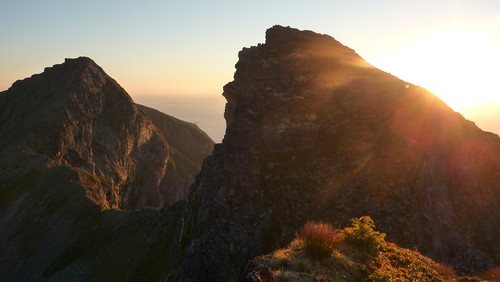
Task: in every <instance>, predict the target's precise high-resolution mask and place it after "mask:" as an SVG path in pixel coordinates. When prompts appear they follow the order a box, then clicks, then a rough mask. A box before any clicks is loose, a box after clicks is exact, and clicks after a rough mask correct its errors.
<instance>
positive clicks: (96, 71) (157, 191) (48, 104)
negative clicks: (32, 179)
mask: <svg viewBox="0 0 500 282" xmlns="http://www.w3.org/2000/svg"><path fill="white" fill-rule="evenodd" d="M0 96H3V100H4V102H3V103H2V105H0V107H2V111H0V113H1V114H0V122H1V123H2V129H1V131H2V134H3V135H5V136H9V138H4V139H2V140H1V141H0V143H1V144H2V145H3V147H9V146H13V147H18V149H19V150H24V151H26V152H29V153H30V154H36V155H40V156H44V157H46V158H47V160H48V161H49V163H50V166H54V165H64V166H70V167H72V168H74V169H75V170H76V171H77V172H78V174H79V177H80V181H81V182H82V183H84V185H85V187H86V189H87V196H88V197H89V198H90V199H91V200H92V201H94V202H95V203H97V204H99V205H100V206H101V207H102V208H104V209H109V208H120V209H135V208H142V207H157V208H158V207H162V206H163V205H164V204H165V203H173V202H174V201H177V200H182V199H185V198H186V195H187V189H188V187H189V185H190V184H191V182H192V181H193V180H194V175H195V174H196V173H197V170H198V169H199V166H200V165H201V161H200V160H199V159H200V158H203V157H204V156H206V155H207V154H209V153H210V150H207V147H210V144H213V141H211V140H210V138H208V136H206V134H204V133H203V134H202V132H201V131H199V129H189V130H190V132H191V133H192V134H191V136H189V137H188V136H186V135H182V136H183V138H184V137H186V138H195V140H196V141H193V142H192V144H193V145H195V146H197V145H200V146H201V147H203V149H201V150H198V151H197V153H195V154H194V155H196V156H195V158H194V159H193V157H192V155H191V156H188V157H187V158H185V156H180V155H179V153H178V154H177V155H179V158H181V159H185V160H188V161H187V162H185V163H186V165H185V166H178V167H179V171H177V172H175V171H176V170H177V168H176V167H175V166H173V163H172V162H173V160H172V159H171V158H170V154H171V153H172V152H173V151H174V149H173V148H171V147H170V146H169V144H168V141H167V139H168V138H169V136H165V134H164V133H165V131H162V130H159V129H158V128H157V126H155V124H154V123H153V121H152V120H151V119H150V118H149V116H148V115H147V114H146V113H144V111H142V110H141V109H139V108H138V107H137V106H136V105H135V104H134V102H133V101H132V99H131V98H130V96H129V95H128V94H127V92H126V91H125V90H124V89H123V88H122V87H120V85H118V83H117V82H116V81H115V80H113V79H112V78H111V77H109V76H108V75H107V74H106V73H105V72H104V71H103V70H102V69H101V68H100V67H99V66H98V65H97V64H96V63H94V62H93V61H92V60H91V59H89V58H86V57H80V58H77V59H66V60H65V62H64V63H63V64H59V65H54V66H53V67H50V68H46V69H45V71H44V72H43V73H41V74H37V75H33V76H32V77H30V78H27V79H24V80H21V81H17V82H16V83H14V85H13V86H12V87H11V88H10V89H9V90H7V91H6V92H4V93H1V94H0ZM164 119H165V118H163V117H161V114H160V117H159V118H156V119H155V120H156V121H158V122H159V123H161V122H162V121H161V120H164ZM166 123H167V127H168V125H172V126H173V124H172V122H166ZM162 126H163V127H164V125H162ZM183 126H187V125H182V126H180V127H179V126H177V128H181V127H183ZM174 127H175V126H174ZM187 127H191V126H187ZM197 130H198V131H197ZM169 135H172V134H169ZM172 138H178V137H175V136H172ZM200 138H201V139H200ZM207 144H208V145H207ZM181 151H183V152H186V151H187V150H186V149H185V148H184V149H182V150H181ZM199 152H202V153H201V154H200V153H199ZM202 155H203V156H202ZM192 159H193V160H192ZM169 161H170V163H169ZM179 161H180V159H179ZM167 175H168V178H172V181H169V180H166V178H167ZM181 175H182V176H181ZM174 183H175V184H174Z"/></svg>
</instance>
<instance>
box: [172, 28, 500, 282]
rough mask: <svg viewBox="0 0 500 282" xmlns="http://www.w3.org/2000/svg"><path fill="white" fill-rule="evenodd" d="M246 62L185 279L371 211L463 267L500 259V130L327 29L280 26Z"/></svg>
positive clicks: (228, 92) (200, 184) (217, 277)
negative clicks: (312, 227)
mask: <svg viewBox="0 0 500 282" xmlns="http://www.w3.org/2000/svg"><path fill="white" fill-rule="evenodd" d="M236 69H237V70H236V73H235V75H234V81H232V82H230V83H228V84H227V85H226V86H225V87H224V94H223V95H224V96H225V97H226V99H227V104H226V110H225V118H226V120H227V131H226V135H225V138H224V140H223V142H222V144H220V145H217V146H216V147H215V151H214V153H213V154H212V156H211V157H209V158H208V159H207V161H206V162H205V165H204V167H203V168H202V171H201V173H200V174H199V176H198V177H197V181H196V183H195V184H194V186H193V191H192V194H191V198H190V203H189V208H188V210H189V212H188V213H187V215H186V222H188V224H190V226H197V227H196V228H195V227H193V228H192V229H188V230H187V231H189V232H188V233H190V234H195V235H193V237H194V238H195V240H193V241H192V245H191V248H190V249H189V250H188V252H187V256H186V260H185V261H184V263H183V264H182V266H181V268H179V270H178V272H177V273H176V274H174V276H172V279H174V280H175V279H181V277H182V279H186V276H187V277H191V278H192V279H194V280H196V279H199V278H200V277H208V278H206V279H213V280H214V281H224V280H226V279H228V278H231V277H236V275H237V274H238V272H239V271H240V269H241V267H242V266H243V265H244V263H245V262H246V260H247V259H249V258H251V257H253V256H256V255H258V254H261V253H264V252H268V251H270V250H272V249H274V248H276V246H279V245H283V244H285V243H286V242H287V241H289V240H290V239H291V238H292V237H293V235H294V233H295V232H296V230H298V228H299V227H300V226H301V225H303V224H304V223H305V222H306V221H307V220H323V221H327V222H332V223H334V224H336V225H339V226H344V225H345V224H346V223H347V222H348V220H349V219H351V218H353V217H358V216H363V215H369V216H371V217H372V218H374V220H375V221H376V222H378V226H379V229H380V230H381V231H383V232H385V233H387V238H388V240H390V241H393V242H396V243H397V244H398V245H400V246H403V247H409V248H413V247H416V248H417V249H418V250H419V251H421V252H422V253H423V254H424V255H428V256H430V257H431V258H434V259H436V260H438V261H442V262H446V263H449V264H452V265H453V266H454V267H456V268H457V269H458V270H459V271H461V272H474V271H478V270H481V269H486V268H489V267H491V266H493V265H497V264H498V263H499V262H500V257H499V254H500V241H498V237H499V236H500V209H499V203H500V185H499V184H498V183H500V182H499V180H500V163H499V162H498V159H499V158H500V138H499V137H498V136H497V135H494V134H491V133H487V132H483V131H482V130H480V129H479V128H477V127H476V126H475V125H474V124H473V123H472V122H470V121H467V120H465V119H464V118H463V117H462V116H461V115H460V114H458V113H456V112H454V111H452V110H451V109H450V108H449V107H448V106H447V105H446V104H444V103H443V102H442V101H441V100H439V99H438V98H437V97H435V96H434V95H433V94H431V93H429V92H428V91H426V90H425V89H422V88H420V87H418V86H415V85H412V84H410V83H407V82H404V81H401V80H399V79H397V78H396V77H394V76H392V75H390V74H387V73H385V72H383V71H380V70H378V69H376V68H375V67H373V66H371V65H369V64H368V63H367V62H365V61H364V60H363V59H362V58H361V57H359V56H358V55H357V54H356V53H355V52H354V51H353V50H351V49H349V48H347V47H345V46H343V45H342V44H340V43H339V42H337V41H336V40H334V39H333V38H331V37H329V36H326V35H320V34H316V33H313V32H310V31H299V30H296V29H292V28H285V27H280V26H275V27H273V28H271V29H269V30H268V31H267V33H266V43H265V44H262V45H259V46H256V47H251V48H244V49H243V50H242V51H241V52H240V53H239V61H238V63H237V65H236ZM186 240H190V239H189V238H186Z"/></svg>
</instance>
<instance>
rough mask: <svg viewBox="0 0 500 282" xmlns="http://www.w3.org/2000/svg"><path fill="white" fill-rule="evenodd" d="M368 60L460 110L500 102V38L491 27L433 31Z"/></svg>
mask: <svg viewBox="0 0 500 282" xmlns="http://www.w3.org/2000/svg"><path fill="white" fill-rule="evenodd" d="M368 60H369V61H370V62H371V63H372V64H373V65H375V66H377V67H378V68H381V69H383V70H385V71H388V72H390V73H392V74H394V75H396V76H398V77H400V78H401V79H404V80H406V81H408V82H411V83H414V84H417V85H419V86H422V87H424V88H427V89H428V90H430V91H431V92H432V93H434V94H436V95H437V96H439V97H440V98H441V99H442V100H443V101H445V102H446V103H447V104H448V105H449V106H450V107H452V108H453V109H454V110H456V111H460V110H461V109H464V108H467V107H470V106H474V105H478V104H485V103H490V102H499V101H500V86H499V82H500V76H499V71H498V70H499V68H500V38H495V34H494V32H492V31H491V30H489V29H482V30H467V29H460V30H459V29H444V30H439V31H433V32H429V33H427V34H426V35H425V36H422V37H421V38H419V39H417V40H415V41H414V42H412V44H411V45H408V46H404V47H403V48H401V49H400V50H398V51H396V52H393V53H391V54H389V53H388V54H381V55H378V56H374V57H372V58H368Z"/></svg>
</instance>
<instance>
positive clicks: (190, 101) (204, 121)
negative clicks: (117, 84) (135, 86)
mask: <svg viewBox="0 0 500 282" xmlns="http://www.w3.org/2000/svg"><path fill="white" fill-rule="evenodd" d="M132 99H133V100H134V102H136V103H137V104H141V105H144V106H148V107H150V108H153V109H156V110H158V111H160V112H163V113H165V114H168V115H171V116H173V117H176V118H178V119H181V120H184V121H188V122H192V123H195V124H196V125H198V127H200V128H201V130H203V131H205V132H206V133H207V134H208V136H210V138H212V140H214V141H215V142H216V143H220V142H222V139H223V138H224V133H225V132H226V121H225V119H224V107H225V104H226V99H225V98H224V97H223V96H222V95H221V94H218V95H203V96H202V95H198V96H193V95H191V96H189V95H186V96H180V95H176V96H172V95H132Z"/></svg>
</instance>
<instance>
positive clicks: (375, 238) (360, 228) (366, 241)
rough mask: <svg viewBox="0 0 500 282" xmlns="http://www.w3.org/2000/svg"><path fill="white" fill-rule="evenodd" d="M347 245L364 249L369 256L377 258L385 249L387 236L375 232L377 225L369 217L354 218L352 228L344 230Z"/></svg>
mask: <svg viewBox="0 0 500 282" xmlns="http://www.w3.org/2000/svg"><path fill="white" fill-rule="evenodd" d="M344 235H345V240H346V242H347V243H350V244H353V245H355V246H358V247H360V248H362V249H363V250H364V251H366V253H367V254H369V255H371V256H377V255H378V254H379V252H380V250H382V249H383V248H384V247H385V245H386V244H385V240H384V238H385V234H384V233H380V232H378V231H375V223H374V222H373V220H372V219H371V218H370V217H369V216H363V217H361V218H354V219H353V220H352V227H348V228H346V229H345V230H344Z"/></svg>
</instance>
